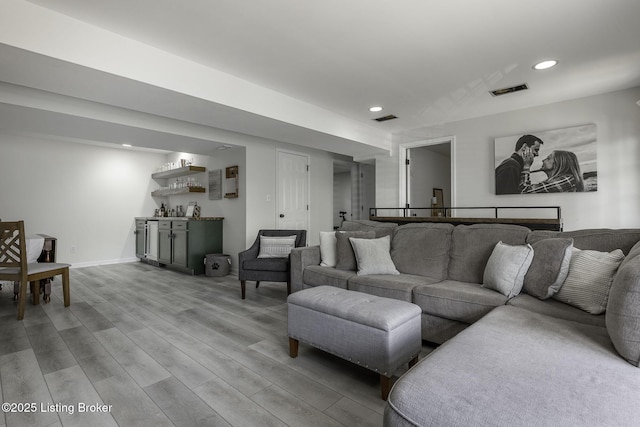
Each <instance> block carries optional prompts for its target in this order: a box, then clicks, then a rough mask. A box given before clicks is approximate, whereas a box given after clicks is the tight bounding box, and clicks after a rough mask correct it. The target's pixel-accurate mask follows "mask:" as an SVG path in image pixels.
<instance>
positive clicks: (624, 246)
mask: <svg viewBox="0 0 640 427" xmlns="http://www.w3.org/2000/svg"><path fill="white" fill-rule="evenodd" d="M550 237H561V238H572V239H573V246H574V247H576V248H578V249H590V250H594V251H599V252H612V251H614V250H616V249H621V250H622V252H623V253H624V254H625V255H626V254H627V253H629V250H630V249H631V248H632V247H633V245H635V244H636V243H637V242H638V241H639V240H640V229H638V228H630V229H618V230H611V229H608V228H588V229H584V230H576V231H548V230H535V231H532V232H531V234H529V237H528V238H527V243H531V244H533V243H535V242H537V241H538V240H541V239H548V238H550Z"/></svg>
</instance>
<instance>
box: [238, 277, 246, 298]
mask: <svg viewBox="0 0 640 427" xmlns="http://www.w3.org/2000/svg"><path fill="white" fill-rule="evenodd" d="M246 288H247V281H246V280H240V293H241V294H242V299H244V296H245V291H246Z"/></svg>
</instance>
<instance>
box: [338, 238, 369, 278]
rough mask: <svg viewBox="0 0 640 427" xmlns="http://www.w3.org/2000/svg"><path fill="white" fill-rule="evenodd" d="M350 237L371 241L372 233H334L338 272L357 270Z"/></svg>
mask: <svg viewBox="0 0 640 427" xmlns="http://www.w3.org/2000/svg"><path fill="white" fill-rule="evenodd" d="M350 237H355V238H357V239H373V238H375V237H376V235H375V233H374V232H373V231H336V266H335V268H337V269H338V270H350V271H355V270H357V269H358V262H357V261H356V255H355V253H354V252H353V246H351V241H350V240H349V238H350Z"/></svg>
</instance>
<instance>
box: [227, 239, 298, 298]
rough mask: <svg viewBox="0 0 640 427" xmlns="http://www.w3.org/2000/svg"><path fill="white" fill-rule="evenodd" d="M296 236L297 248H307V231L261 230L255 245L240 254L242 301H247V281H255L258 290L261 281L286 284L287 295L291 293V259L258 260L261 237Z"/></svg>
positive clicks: (239, 275) (239, 271) (239, 267)
mask: <svg viewBox="0 0 640 427" xmlns="http://www.w3.org/2000/svg"><path fill="white" fill-rule="evenodd" d="M293 235H295V236H296V243H295V246H296V248H298V247H301V246H306V244H307V230H260V231H258V236H257V237H256V240H255V242H253V245H252V246H251V247H250V248H249V249H247V250H246V251H242V252H240V253H238V279H240V289H241V293H242V299H245V294H246V283H247V280H254V281H255V282H256V288H257V287H258V286H260V282H261V281H268V282H286V283H287V295H289V294H290V293H291V273H290V272H291V268H290V262H289V258H290V257H287V258H258V254H259V253H260V236H269V237H274V236H293Z"/></svg>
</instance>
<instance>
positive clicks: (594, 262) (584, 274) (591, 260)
mask: <svg viewBox="0 0 640 427" xmlns="http://www.w3.org/2000/svg"><path fill="white" fill-rule="evenodd" d="M623 259H624V253H623V252H622V251H621V250H620V249H616V250H615V251H613V252H599V251H592V250H586V249H585V250H581V249H577V248H573V255H572V256H571V263H570V264H569V274H568V275H567V279H566V280H565V281H564V284H563V285H562V287H561V288H560V290H559V291H558V293H557V294H555V295H554V296H553V297H552V298H555V299H557V300H558V301H562V302H564V303H566V304H570V305H572V306H574V307H578V308H580V309H582V310H584V311H586V312H588V313H591V314H602V313H604V312H605V310H606V309H607V302H608V301H609V290H610V289H611V283H613V278H614V277H615V275H616V272H617V271H618V267H619V266H620V263H621V262H622V260H623Z"/></svg>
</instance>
